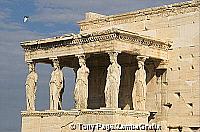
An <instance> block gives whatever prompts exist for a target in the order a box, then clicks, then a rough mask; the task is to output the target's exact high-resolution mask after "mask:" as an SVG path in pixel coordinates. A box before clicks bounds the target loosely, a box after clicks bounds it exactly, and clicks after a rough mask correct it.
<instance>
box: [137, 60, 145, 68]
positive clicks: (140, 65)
mask: <svg viewBox="0 0 200 132" xmlns="http://www.w3.org/2000/svg"><path fill="white" fill-rule="evenodd" d="M143 67H144V62H143V61H138V68H139V69H140V68H143Z"/></svg>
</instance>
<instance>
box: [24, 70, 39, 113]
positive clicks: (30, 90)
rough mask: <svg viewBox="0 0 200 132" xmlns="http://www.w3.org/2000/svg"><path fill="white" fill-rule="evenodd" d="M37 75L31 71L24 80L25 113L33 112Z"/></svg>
mask: <svg viewBox="0 0 200 132" xmlns="http://www.w3.org/2000/svg"><path fill="white" fill-rule="evenodd" d="M37 79H38V75H37V73H36V72H35V71H31V72H30V73H29V75H28V76H27V80H26V100H27V111H34V110H35V98H36V90H37V87H36V83H37Z"/></svg>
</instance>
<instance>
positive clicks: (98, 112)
mask: <svg viewBox="0 0 200 132" xmlns="http://www.w3.org/2000/svg"><path fill="white" fill-rule="evenodd" d="M21 115H22V117H49V116H57V117H61V116H68V115H69V116H79V115H122V116H132V117H143V116H145V117H146V116H149V112H148V111H134V110H119V109H113V110H111V109H95V110H91V109H84V110H75V109H72V110H67V111H65V110H58V111H50V110H46V111H31V112H28V111H22V112H21Z"/></svg>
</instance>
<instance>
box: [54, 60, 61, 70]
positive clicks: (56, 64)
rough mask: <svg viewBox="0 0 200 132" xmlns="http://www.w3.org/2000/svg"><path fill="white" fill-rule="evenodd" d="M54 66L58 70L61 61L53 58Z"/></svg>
mask: <svg viewBox="0 0 200 132" xmlns="http://www.w3.org/2000/svg"><path fill="white" fill-rule="evenodd" d="M53 67H54V70H57V69H59V68H60V65H59V61H58V60H57V59H55V60H53Z"/></svg>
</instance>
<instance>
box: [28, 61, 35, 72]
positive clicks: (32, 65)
mask: <svg viewBox="0 0 200 132" xmlns="http://www.w3.org/2000/svg"><path fill="white" fill-rule="evenodd" d="M28 70H29V73H31V72H33V71H35V63H33V62H29V63H28Z"/></svg>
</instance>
